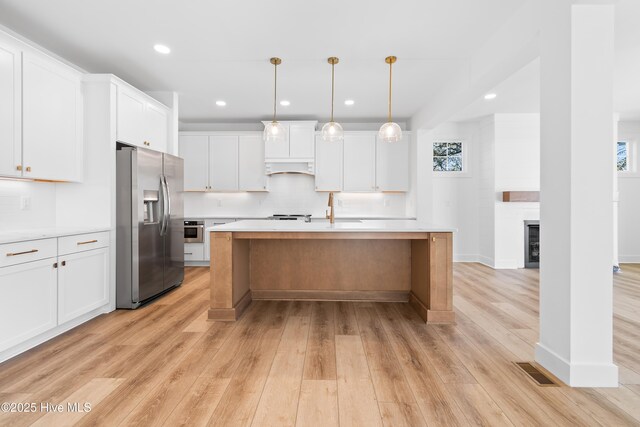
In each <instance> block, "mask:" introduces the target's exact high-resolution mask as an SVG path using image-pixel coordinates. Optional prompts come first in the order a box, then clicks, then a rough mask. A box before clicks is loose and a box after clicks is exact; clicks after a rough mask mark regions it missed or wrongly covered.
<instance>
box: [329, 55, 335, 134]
mask: <svg viewBox="0 0 640 427" xmlns="http://www.w3.org/2000/svg"><path fill="white" fill-rule="evenodd" d="M335 66H336V65H335V64H333V63H332V64H331V120H329V121H330V122H333V93H334V87H335V83H334V78H335V74H334V67H335Z"/></svg>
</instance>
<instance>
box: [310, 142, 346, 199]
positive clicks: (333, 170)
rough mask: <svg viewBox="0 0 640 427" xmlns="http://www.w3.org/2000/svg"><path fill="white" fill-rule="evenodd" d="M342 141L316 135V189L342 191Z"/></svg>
mask: <svg viewBox="0 0 640 427" xmlns="http://www.w3.org/2000/svg"><path fill="white" fill-rule="evenodd" d="M343 149H344V144H343V143H342V142H327V141H325V140H323V139H322V136H317V137H316V191H342V162H343Z"/></svg>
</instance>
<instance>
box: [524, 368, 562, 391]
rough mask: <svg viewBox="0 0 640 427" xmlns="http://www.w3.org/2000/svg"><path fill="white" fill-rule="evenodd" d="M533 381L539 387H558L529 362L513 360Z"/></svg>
mask: <svg viewBox="0 0 640 427" xmlns="http://www.w3.org/2000/svg"><path fill="white" fill-rule="evenodd" d="M515 363H516V365H518V366H519V367H520V369H522V370H523V371H524V372H525V373H526V374H527V375H528V376H529V377H530V378H531V379H532V380H533V381H535V382H536V384H538V385H539V386H541V387H559V385H558V384H556V383H555V382H554V381H553V380H552V379H551V378H549V377H548V376H546V375H545V374H543V373H542V371H540V370H539V369H538V368H536V367H535V366H533V365H532V364H531V363H529V362H515Z"/></svg>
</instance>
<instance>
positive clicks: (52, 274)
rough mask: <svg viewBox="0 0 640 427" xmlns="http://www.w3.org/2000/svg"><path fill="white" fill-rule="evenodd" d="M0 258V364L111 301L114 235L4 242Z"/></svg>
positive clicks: (87, 235)
mask: <svg viewBox="0 0 640 427" xmlns="http://www.w3.org/2000/svg"><path fill="white" fill-rule="evenodd" d="M0 255H1V256H2V261H3V262H0V361H2V360H3V359H4V358H6V357H10V356H13V355H15V354H16V353H17V351H16V349H20V351H23V350H26V349H27V348H30V347H33V346H34V345H37V344H39V343H40V342H42V341H43V340H44V339H48V338H50V337H52V336H55V335H57V334H59V333H61V332H63V331H64V330H65V329H64V328H68V325H64V324H65V323H67V322H71V321H73V320H75V319H78V318H79V317H80V316H82V315H85V314H87V313H89V312H91V311H92V310H95V309H98V308H100V307H103V306H105V305H107V304H108V303H109V289H110V287H109V282H110V281H109V233H108V232H99V233H90V234H81V235H73V236H65V237H59V238H49V239H41V240H32V241H23V242H16V243H8V244H3V245H0ZM76 322H77V320H76ZM58 326H60V328H59V330H56V327H58ZM44 333H47V335H45V336H44V337H39V338H38V336H39V335H41V334H44ZM32 339H33V340H32ZM29 340H31V341H29ZM17 346H20V347H17ZM13 347H16V348H13ZM5 351H6V353H4V354H3V352H5ZM11 352H13V353H12V354H9V353H11ZM7 354H9V356H7Z"/></svg>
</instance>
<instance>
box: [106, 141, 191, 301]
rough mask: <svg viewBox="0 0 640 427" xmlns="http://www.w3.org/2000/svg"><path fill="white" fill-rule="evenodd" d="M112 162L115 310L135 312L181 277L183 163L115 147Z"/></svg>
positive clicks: (180, 280)
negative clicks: (113, 184) (114, 198)
mask: <svg viewBox="0 0 640 427" xmlns="http://www.w3.org/2000/svg"><path fill="white" fill-rule="evenodd" d="M116 164H117V174H116V187H117V196H116V210H117V213H116V218H117V232H116V251H117V253H116V307H117V308H137V307H139V306H140V305H141V304H143V303H145V302H146V301H148V300H150V299H152V298H154V297H157V296H158V295H160V294H162V293H164V292H166V291H168V290H170V289H171V288H173V287H175V286H178V285H180V284H181V283H182V281H183V279H184V202H183V191H184V178H183V177H184V168H183V160H182V159H181V158H179V157H174V156H170V155H168V154H163V153H158V152H156V151H151V150H146V149H144V148H133V147H129V146H125V145H119V147H118V150H117V151H116Z"/></svg>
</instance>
